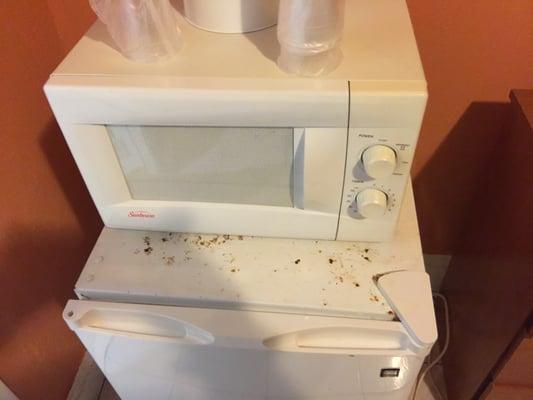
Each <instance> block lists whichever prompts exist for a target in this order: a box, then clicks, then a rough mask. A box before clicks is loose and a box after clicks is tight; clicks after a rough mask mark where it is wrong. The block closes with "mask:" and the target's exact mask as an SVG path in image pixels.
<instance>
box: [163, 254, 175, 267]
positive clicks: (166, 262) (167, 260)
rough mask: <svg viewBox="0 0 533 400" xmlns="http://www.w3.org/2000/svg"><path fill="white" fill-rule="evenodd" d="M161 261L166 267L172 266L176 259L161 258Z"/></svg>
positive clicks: (169, 257) (172, 257) (173, 257)
mask: <svg viewBox="0 0 533 400" xmlns="http://www.w3.org/2000/svg"><path fill="white" fill-rule="evenodd" d="M163 261H164V262H165V264H166V265H173V264H174V263H175V262H176V257H175V256H167V257H163Z"/></svg>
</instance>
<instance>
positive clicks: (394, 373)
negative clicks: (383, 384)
mask: <svg viewBox="0 0 533 400" xmlns="http://www.w3.org/2000/svg"><path fill="white" fill-rule="evenodd" d="M399 375H400V368H383V369H382V370H381V373H380V374H379V376H381V377H382V378H397V377H398V376H399Z"/></svg>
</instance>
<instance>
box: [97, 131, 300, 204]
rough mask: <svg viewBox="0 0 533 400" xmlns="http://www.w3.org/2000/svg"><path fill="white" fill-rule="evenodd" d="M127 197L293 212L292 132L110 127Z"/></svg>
mask: <svg viewBox="0 0 533 400" xmlns="http://www.w3.org/2000/svg"><path fill="white" fill-rule="evenodd" d="M107 130H108V132H109V136H110V138H111V142H112V144H113V147H114V149H115V153H116V155H117V158H118V160H119V162H120V165H121V168H122V172H123V174H124V177H125V179H126V182H127V184H128V188H129V190H130V193H131V197H132V198H133V199H136V200H167V201H195V202H213V203H234V204H250V205H268V206H281V207H292V206H293V200H292V192H293V188H292V184H293V182H292V181H293V179H292V173H293V170H292V169H293V161H294V149H293V143H294V137H293V136H294V133H293V129H292V128H242V127H239V128H215V127H159V126H116V125H115V126H108V127H107Z"/></svg>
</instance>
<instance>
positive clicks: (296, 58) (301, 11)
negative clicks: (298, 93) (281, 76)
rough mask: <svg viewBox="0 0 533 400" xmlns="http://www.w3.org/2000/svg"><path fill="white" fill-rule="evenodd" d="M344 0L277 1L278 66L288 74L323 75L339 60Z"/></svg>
mask: <svg viewBox="0 0 533 400" xmlns="http://www.w3.org/2000/svg"><path fill="white" fill-rule="evenodd" d="M343 28H344V0H281V1H280V6H279V15H278V41H279V43H280V48H281V49H280V50H281V51H280V55H279V58H278V65H279V67H280V68H282V69H283V70H285V71H286V72H288V73H294V74H299V75H304V76H318V75H324V74H327V73H329V72H331V71H332V70H334V69H335V68H336V67H337V66H338V65H339V63H340V62H341V60H342V53H341V51H340V49H339V43H340V41H341V38H342V32H343Z"/></svg>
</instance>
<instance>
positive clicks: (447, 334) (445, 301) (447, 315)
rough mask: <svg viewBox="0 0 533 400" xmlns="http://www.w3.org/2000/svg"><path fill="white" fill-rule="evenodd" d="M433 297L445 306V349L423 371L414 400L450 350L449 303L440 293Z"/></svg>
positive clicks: (417, 381) (418, 379)
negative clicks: (419, 389) (425, 380)
mask: <svg viewBox="0 0 533 400" xmlns="http://www.w3.org/2000/svg"><path fill="white" fill-rule="evenodd" d="M433 297H437V298H439V299H440V300H441V301H442V304H443V306H444V323H445V329H446V338H445V339H444V347H443V348H442V350H441V352H440V353H439V355H438V356H437V357H436V358H435V359H434V360H433V361H431V362H430V363H429V364H428V366H427V367H426V368H425V369H424V371H422V373H421V374H420V375H419V376H418V378H417V380H416V385H415V390H414V391H413V396H412V399H413V400H415V398H416V393H417V392H418V388H419V387H420V383H421V382H422V381H423V380H424V377H425V376H426V374H427V373H428V372H429V370H430V369H431V368H433V367H434V366H435V365H436V364H437V363H438V362H439V361H440V360H441V359H442V357H443V356H444V354H445V353H446V350H448V345H449V344H450V315H449V312H448V301H447V300H446V297H444V296H443V295H442V294H440V293H433Z"/></svg>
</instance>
